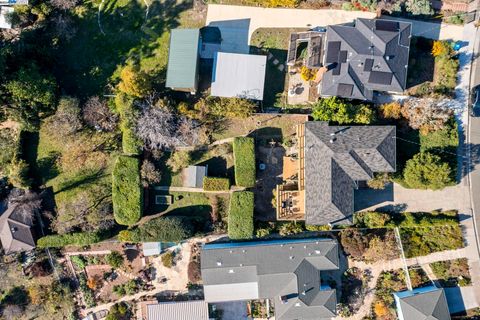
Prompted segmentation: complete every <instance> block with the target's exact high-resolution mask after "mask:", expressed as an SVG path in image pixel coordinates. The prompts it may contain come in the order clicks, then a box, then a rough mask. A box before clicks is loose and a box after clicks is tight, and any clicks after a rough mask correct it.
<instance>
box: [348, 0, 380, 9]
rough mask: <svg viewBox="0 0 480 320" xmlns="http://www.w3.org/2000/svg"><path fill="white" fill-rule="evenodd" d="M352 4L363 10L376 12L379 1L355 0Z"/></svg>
mask: <svg viewBox="0 0 480 320" xmlns="http://www.w3.org/2000/svg"><path fill="white" fill-rule="evenodd" d="M352 2H353V4H354V5H355V6H356V7H357V8H359V9H361V10H368V11H375V10H376V9H377V0H353V1H352Z"/></svg>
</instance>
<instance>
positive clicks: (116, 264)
mask: <svg viewBox="0 0 480 320" xmlns="http://www.w3.org/2000/svg"><path fill="white" fill-rule="evenodd" d="M105 261H106V262H107V263H108V264H109V265H110V266H111V267H112V268H114V269H117V268H120V267H121V266H122V265H123V255H122V254H121V253H120V252H118V251H112V252H110V253H109V254H107V255H106V256H105Z"/></svg>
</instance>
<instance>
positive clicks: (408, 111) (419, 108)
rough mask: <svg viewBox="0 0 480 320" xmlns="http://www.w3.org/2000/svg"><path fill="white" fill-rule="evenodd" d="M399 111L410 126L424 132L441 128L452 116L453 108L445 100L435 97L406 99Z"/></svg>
mask: <svg viewBox="0 0 480 320" xmlns="http://www.w3.org/2000/svg"><path fill="white" fill-rule="evenodd" d="M401 112H402V115H403V116H404V117H405V118H406V119H408V122H409V125H410V127H412V128H413V129H420V130H421V131H422V132H425V133H427V132H432V131H436V130H440V129H443V128H444V127H445V124H446V123H447V122H448V120H449V119H450V118H451V117H452V116H453V110H452V109H451V108H449V107H448V104H447V103H446V101H438V100H435V99H408V100H406V101H405V103H404V105H403V107H402V111H401Z"/></svg>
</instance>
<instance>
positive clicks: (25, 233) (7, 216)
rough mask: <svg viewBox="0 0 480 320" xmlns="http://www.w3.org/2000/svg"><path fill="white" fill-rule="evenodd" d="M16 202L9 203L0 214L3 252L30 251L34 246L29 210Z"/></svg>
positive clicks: (0, 236) (0, 235)
mask: <svg viewBox="0 0 480 320" xmlns="http://www.w3.org/2000/svg"><path fill="white" fill-rule="evenodd" d="M23 210H27V209H25V208H23V207H22V206H19V205H17V204H10V205H9V206H8V208H7V209H6V210H5V212H4V213H3V214H2V215H1V216H0V241H1V243H2V247H3V250H4V252H5V254H11V253H17V252H22V251H30V250H32V249H34V248H35V240H34V236H33V234H32V226H33V219H32V216H33V214H31V213H30V212H23Z"/></svg>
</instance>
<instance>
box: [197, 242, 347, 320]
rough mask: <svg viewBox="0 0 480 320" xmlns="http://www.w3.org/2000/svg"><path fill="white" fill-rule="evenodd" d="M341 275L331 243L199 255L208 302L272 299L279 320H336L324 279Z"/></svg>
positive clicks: (252, 245) (206, 250) (235, 246)
mask: <svg viewBox="0 0 480 320" xmlns="http://www.w3.org/2000/svg"><path fill="white" fill-rule="evenodd" d="M338 269H339V256H338V243H337V242H336V241H335V240H332V239H325V238H312V239H282V240H267V241H265V240H262V241H255V242H237V243H211V244H206V245H204V247H203V248H202V251H201V272H202V279H203V285H204V294H205V301H207V302H209V303H213V302H224V301H239V300H256V299H267V298H268V299H272V300H273V301H274V306H275V319H277V320H294V319H303V320H309V319H332V318H333V317H335V314H336V304H337V300H336V293H335V290H334V289H331V288H330V287H329V286H328V285H325V284H324V283H322V273H323V272H324V271H327V270H338Z"/></svg>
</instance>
